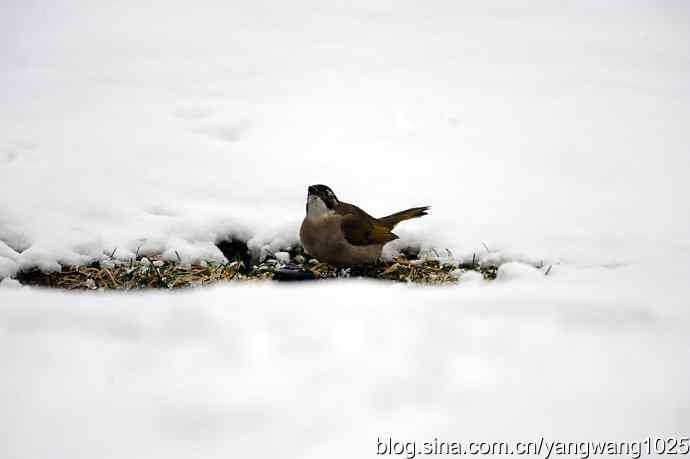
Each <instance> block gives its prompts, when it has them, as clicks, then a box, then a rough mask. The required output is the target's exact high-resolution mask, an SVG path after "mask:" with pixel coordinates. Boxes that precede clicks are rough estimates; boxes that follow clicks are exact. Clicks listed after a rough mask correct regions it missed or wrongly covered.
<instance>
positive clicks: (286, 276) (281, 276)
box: [273, 264, 316, 282]
mask: <svg viewBox="0 0 690 459" xmlns="http://www.w3.org/2000/svg"><path fill="white" fill-rule="evenodd" d="M314 279H316V276H314V273H313V272H311V271H307V270H304V269H302V268H300V267H299V266H297V265H292V264H290V265H286V266H283V267H282V268H280V269H278V270H277V271H276V272H275V273H273V280H277V281H281V282H291V281H305V280H314Z"/></svg>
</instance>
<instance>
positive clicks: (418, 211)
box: [378, 206, 431, 229]
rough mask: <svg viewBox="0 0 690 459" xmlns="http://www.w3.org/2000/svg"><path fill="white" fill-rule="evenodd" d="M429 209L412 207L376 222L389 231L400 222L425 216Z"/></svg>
mask: <svg viewBox="0 0 690 459" xmlns="http://www.w3.org/2000/svg"><path fill="white" fill-rule="evenodd" d="M430 208H431V207H430V206H424V207H413V208H412V209H407V210H403V211H402V212H396V213H394V214H392V215H388V216H387V217H382V218H379V219H378V220H379V221H380V222H381V223H382V224H384V225H385V226H386V227H388V228H389V229H393V228H394V227H395V225H397V224H398V223H400V222H401V221H404V220H409V219H411V218H418V217H421V216H423V215H427V212H426V211H427V210H429V209H430Z"/></svg>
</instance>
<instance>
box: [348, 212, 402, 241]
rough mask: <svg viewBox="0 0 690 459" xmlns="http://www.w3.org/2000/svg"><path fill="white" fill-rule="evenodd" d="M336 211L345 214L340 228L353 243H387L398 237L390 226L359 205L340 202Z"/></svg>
mask: <svg viewBox="0 0 690 459" xmlns="http://www.w3.org/2000/svg"><path fill="white" fill-rule="evenodd" d="M336 212H337V213H338V214H340V215H342V216H343V219H342V222H341V224H340V228H341V229H342V231H343V235H344V236H345V239H347V241H348V242H349V243H350V244H352V245H371V244H385V243H386V242H390V241H393V240H395V239H398V236H396V235H395V234H393V233H392V232H391V230H390V229H389V228H388V227H386V226H385V225H383V224H381V223H380V222H379V221H378V220H376V219H375V218H374V217H372V216H371V215H369V214H367V213H366V212H364V211H363V210H362V209H360V208H359V207H357V206H353V205H352V204H347V203H340V205H339V206H338V208H337V209H336Z"/></svg>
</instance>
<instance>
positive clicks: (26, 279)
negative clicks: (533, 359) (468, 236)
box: [17, 250, 497, 290]
mask: <svg viewBox="0 0 690 459" xmlns="http://www.w3.org/2000/svg"><path fill="white" fill-rule="evenodd" d="M228 258H229V257H228ZM247 264H249V263H247V261H246V260H245V261H242V260H239V259H233V260H232V261H230V262H228V263H224V264H215V263H201V264H192V265H185V264H182V263H179V262H172V261H168V260H162V259H159V258H156V257H141V258H139V259H137V260H134V259H133V260H130V261H129V262H119V261H116V260H105V261H101V262H96V263H93V264H91V265H88V266H64V267H63V268H62V270H61V271H59V272H52V273H44V272H41V271H40V270H37V269H33V270H29V271H25V272H21V273H19V275H18V276H17V278H18V280H19V281H20V282H21V283H22V284H25V285H36V286H44V287H54V288H62V289H67V290H75V289H90V290H97V289H123V290H131V289H148V288H163V289H175V288H185V287H197V286H202V285H209V284H214V283H218V282H230V281H257V280H271V279H273V276H274V274H275V273H276V271H278V270H280V269H281V268H282V267H284V266H285V265H286V264H289V265H292V266H296V267H298V268H300V269H302V270H303V271H308V272H309V273H311V274H313V277H314V279H316V280H318V279H331V278H343V277H359V276H361V277H366V278H371V279H380V280H388V281H397V282H414V283H422V284H449V283H455V282H457V281H458V279H459V277H460V276H461V275H462V274H463V273H464V272H466V271H477V272H479V273H481V275H482V276H483V277H484V278H485V279H488V280H491V279H494V278H495V277H496V271H497V267H496V266H480V265H479V263H476V262H473V263H470V264H464V265H462V264H461V265H458V264H457V263H441V262H440V261H438V260H422V259H416V258H415V257H413V256H409V257H408V256H404V255H401V256H399V257H396V258H395V259H393V260H392V261H384V260H379V261H378V262H377V263H376V264H374V265H372V266H368V267H367V268H366V269H363V270H355V269H346V270H343V269H337V268H335V267H333V266H331V265H328V264H326V263H321V262H319V261H317V260H316V259H313V258H310V257H309V256H308V255H305V254H302V253H301V251H300V250H296V251H292V252H290V253H288V252H279V253H277V254H275V255H272V256H269V257H268V258H267V259H265V260H264V261H263V262H261V263H258V264H256V265H252V266H251V268H247Z"/></svg>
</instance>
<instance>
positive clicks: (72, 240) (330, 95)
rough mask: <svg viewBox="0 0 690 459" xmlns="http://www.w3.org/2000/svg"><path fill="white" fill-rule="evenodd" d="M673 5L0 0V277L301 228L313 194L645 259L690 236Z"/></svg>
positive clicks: (683, 35)
mask: <svg viewBox="0 0 690 459" xmlns="http://www.w3.org/2000/svg"><path fill="white" fill-rule="evenodd" d="M689 22H690V13H689V8H688V6H687V5H686V4H685V3H682V2H663V3H661V4H659V2H629V1H614V2H599V1H591V2H587V1H584V2H576V3H575V4H572V5H561V4H559V3H554V2H550V1H530V2H496V1H489V2H463V1H456V0H453V1H439V2H432V4H429V5H427V4H424V3H419V2H407V1H400V2H397V1H396V2H388V1H377V0H374V1H371V0H367V1H365V2H364V1H363V2H358V1H354V2H345V3H343V4H329V3H328V2H319V1H296V2H290V3H289V4H286V3H284V2H250V1H243V2H236V1H231V2H207V1H200V2H195V4H194V5H193V6H191V5H189V4H188V3H186V2H175V1H172V2H171V1H165V2H162V1H151V2H146V5H142V4H141V2H135V1H130V0H125V1H119V2H116V3H113V2H99V1H96V2H86V1H81V2H80V1H74V2H69V4H65V3H63V2H43V1H37V2H18V1H9V2H8V1H5V2H2V5H0V30H2V32H1V33H2V37H3V39H2V45H0V46H2V56H3V57H2V59H1V60H0V70H1V71H0V85H1V86H2V87H3V88H5V90H4V91H2V94H1V95H0V241H3V242H5V243H6V244H8V245H9V246H10V247H12V248H13V249H14V250H15V251H18V252H21V254H20V255H19V256H18V257H15V258H13V257H12V256H10V257H7V255H6V254H4V253H3V251H2V249H1V248H0V257H1V258H0V276H2V277H4V276H7V275H12V274H13V271H14V270H16V268H17V267H21V268H28V267H32V266H38V267H40V268H42V269H44V270H51V269H56V268H57V266H58V263H78V262H85V261H88V260H92V259H94V258H96V259H97V258H100V257H103V256H104V255H105V254H110V253H112V251H113V250H114V249H115V248H117V252H116V255H117V256H119V257H121V258H123V259H126V258H127V257H129V256H131V255H132V254H133V253H134V252H136V250H137V249H138V248H141V247H142V246H143V247H144V248H145V249H146V251H147V252H148V253H166V254H167V256H168V257H176V256H175V254H174V251H175V250H177V251H178V252H179V253H180V254H181V256H182V257H183V258H184V259H185V261H187V262H188V261H195V260H196V261H198V260H200V259H217V260H222V255H221V254H220V252H219V251H218V250H217V249H216V248H215V246H214V245H213V243H214V242H215V241H217V240H218V239H223V238H226V237H228V236H232V235H235V236H239V237H242V238H244V239H251V238H253V242H252V246H253V248H254V249H255V250H256V251H257V253H258V251H260V250H261V248H262V247H263V246H265V245H266V244H273V249H272V251H273V252H275V251H278V250H280V249H282V248H286V247H288V246H290V245H292V244H294V243H296V241H297V228H298V225H299V222H300V220H301V218H302V216H303V214H304V204H305V199H306V188H307V186H308V185H310V184H313V183H325V184H327V185H330V186H331V187H332V188H333V189H334V191H335V192H336V194H337V195H338V196H339V197H340V198H341V199H342V200H344V201H347V202H352V203H355V204H358V205H360V206H361V207H363V208H364V209H365V210H367V211H368V212H370V213H371V214H373V215H374V216H382V215H387V214H389V213H392V212H394V211H398V210H401V209H403V208H407V207H411V206H417V205H432V206H433V209H432V211H431V214H430V215H429V216H428V217H424V218H422V219H420V220H416V221H413V222H406V223H404V224H403V225H401V226H400V227H399V228H398V229H397V232H398V233H399V235H400V236H401V238H402V241H401V243H403V244H409V243H413V242H416V243H424V244H428V245H431V246H436V247H442V248H450V249H451V250H453V252H454V253H462V254H467V253H469V255H470V256H471V254H472V253H473V252H480V251H482V250H483V246H482V245H481V243H482V242H483V243H485V244H486V245H487V246H488V247H489V248H490V249H491V250H492V251H494V252H498V251H510V252H511V253H515V252H519V253H521V254H524V255H527V256H532V257H536V258H537V259H548V260H552V261H564V262H605V263H612V262H619V261H621V260H622V259H624V260H625V261H628V260H636V259H639V258H640V255H641V254H643V253H645V254H646V253H649V252H654V251H656V250H657V249H659V248H660V247H663V248H671V249H675V248H679V247H688V245H689V243H690V212H689V210H690V209H689V204H688V202H689V201H688V199H687V195H688V191H689V185H688V180H687V177H688V172H689V171H690V154H688V145H690V133H689V131H688V129H687V126H688V125H689V124H690V103H689V102H690V87H689V86H688V83H687V82H688V81H690V60H689V59H688V56H690V30H689V27H688V23H689Z"/></svg>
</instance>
